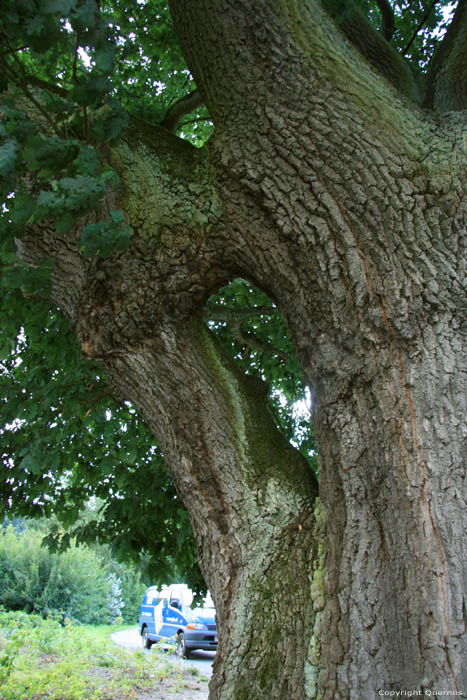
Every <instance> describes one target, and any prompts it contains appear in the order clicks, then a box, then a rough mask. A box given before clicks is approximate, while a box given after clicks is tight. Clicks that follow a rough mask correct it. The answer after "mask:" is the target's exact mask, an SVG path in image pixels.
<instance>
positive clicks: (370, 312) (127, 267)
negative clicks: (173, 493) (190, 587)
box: [20, 0, 467, 700]
mask: <svg viewBox="0 0 467 700" xmlns="http://www.w3.org/2000/svg"><path fill="white" fill-rule="evenodd" d="M172 10H173V16H174V22H175V26H176V31H177V33H178V36H179V38H180V41H181V45H182V48H183V51H184V53H185V55H186V58H187V61H188V63H189V65H190V68H191V69H192V71H193V73H194V76H195V79H196V82H197V85H198V87H199V89H200V91H201V93H202V95H203V98H204V100H205V102H206V104H207V106H208V107H209V110H210V112H211V114H212V115H213V118H214V121H215V125H216V131H215V135H214V137H213V138H212V139H211V141H210V143H209V144H208V145H207V146H206V147H205V148H204V149H202V150H201V151H197V150H195V149H194V148H192V147H190V146H189V145H187V144H184V143H182V142H180V140H178V139H177V138H176V137H173V136H171V135H169V134H167V133H166V132H164V130H163V129H160V128H159V129H157V128H154V127H148V126H146V125H142V124H137V123H133V126H132V128H131V129H130V130H129V131H128V133H127V135H126V136H125V139H124V140H123V141H122V142H121V143H120V144H119V145H118V146H117V147H115V148H114V149H113V150H112V152H111V153H110V154H109V159H110V161H111V162H112V165H113V166H114V167H115V168H116V170H117V171H118V172H119V174H120V176H121V179H122V183H123V187H122V191H121V192H120V193H119V197H120V201H119V206H120V207H121V208H122V209H123V210H124V211H125V212H126V214H127V217H128V220H129V222H130V223H131V225H132V227H133V229H134V235H133V239H132V243H131V248H130V250H129V251H128V252H127V253H125V254H119V255H114V256H113V257H112V258H110V259H109V260H90V259H86V258H83V257H82V256H80V254H79V251H78V250H77V247H76V240H77V237H78V236H79V232H78V231H74V232H72V234H70V235H67V236H57V235H56V234H55V233H52V229H50V230H49V229H48V228H47V227H45V226H44V227H43V228H42V229H41V230H39V231H38V230H37V229H35V230H34V232H30V233H29V234H27V235H26V237H25V238H24V239H23V240H22V242H21V244H20V246H21V254H22V255H23V257H24V258H25V259H27V260H28V261H30V262H31V263H34V261H36V260H37V259H38V257H40V256H41V255H43V254H45V253H47V256H50V254H53V255H54V256H55V258H56V261H57V262H56V266H55V268H54V272H53V282H54V287H53V289H54V291H53V298H54V301H55V302H56V303H57V304H58V305H59V306H60V307H61V308H62V309H63V310H64V311H65V313H66V314H67V315H68V317H69V318H70V319H71V322H72V325H73V328H74V330H75V332H76V333H77V336H78V338H79V340H80V342H81V343H82V347H83V352H84V353H85V354H87V355H88V356H90V357H95V358H98V359H100V361H101V362H102V363H103V365H104V366H105V368H106V374H107V377H108V380H109V382H110V383H111V384H112V385H113V387H114V388H115V390H116V391H117V392H118V393H119V395H121V396H123V397H125V398H126V399H129V400H131V401H132V402H133V403H134V404H135V405H136V406H137V407H138V409H139V410H140V411H141V413H142V415H143V416H144V418H145V419H146V421H147V422H148V424H149V425H150V427H151V428H152V429H153V431H154V433H155V435H156V437H157V439H158V441H159V442H160V444H161V447H162V449H163V451H164V454H165V456H166V460H167V465H168V468H169V470H170V473H171V474H172V476H173V478H174V481H175V483H176V484H177V488H178V489H179V491H180V493H181V495H182V497H183V499H184V502H185V504H186V506H187V508H188V510H189V512H190V515H191V518H192V521H193V525H194V530H195V533H196V537H197V541H198V545H199V551H200V562H201V568H202V570H203V573H204V574H205V576H206V580H207V583H208V585H209V586H210V588H211V590H212V592H213V596H214V600H215V602H216V606H217V608H218V614H219V623H220V632H221V637H220V638H221V644H220V653H219V655H218V657H217V660H216V667H215V674H214V677H213V680H212V683H211V694H210V697H211V699H212V700H254V699H255V698H260V697H261V698H263V697H267V698H273V699H274V698H277V700H279V699H280V700H286V699H287V700H288V699H290V700H302V699H304V698H315V697H322V698H327V699H329V700H331V699H335V698H352V699H355V700H357V699H360V698H371V697H377V692H378V690H379V689H383V690H387V691H396V690H399V691H401V690H420V691H421V692H423V690H424V689H430V690H432V691H433V690H445V691H452V692H454V691H457V692H463V693H464V694H467V637H466V627H467V612H466V607H467V604H466V591H467V553H466V546H465V539H464V536H463V535H464V532H465V531H466V529H467V509H466V477H465V467H463V465H462V461H461V459H462V458H461V450H462V438H463V434H462V428H463V423H464V415H465V408H466V407H465V388H466V387H465V381H464V383H462V370H463V367H462V347H463V346H462V325H461V316H462V313H463V310H464V305H465V301H464V300H465V296H464V294H465V290H462V283H463V281H465V280H464V278H463V276H462V270H461V267H460V265H461V259H462V256H461V245H462V238H463V236H464V235H465V223H466V218H465V217H466V197H465V194H466V184H465V183H466V135H465V127H466V114H465V112H464V113H462V112H449V113H443V114H441V113H435V112H434V111H428V110H421V109H420V108H418V107H416V106H415V105H414V104H413V103H412V102H410V101H409V100H408V99H407V98H406V97H403V96H402V95H401V94H400V93H398V92H397V91H396V89H395V88H394V87H393V86H392V85H390V83H389V82H387V81H386V80H385V79H384V78H382V77H381V75H379V74H378V73H376V72H375V71H374V69H373V68H371V67H370V65H369V64H367V63H366V62H365V60H364V59H363V58H362V57H361V55H360V54H359V53H358V52H357V51H356V50H355V48H354V47H353V46H352V45H351V44H350V43H349V42H348V41H347V39H346V38H345V37H344V35H343V34H341V33H340V31H339V30H338V29H337V28H336V26H335V25H334V24H333V22H332V21H331V20H330V18H329V17H328V16H327V15H326V14H325V13H324V12H323V10H322V7H321V5H320V3H319V2H318V1H317V0H313V1H310V2H308V3H298V2H293V1H292V0H284V1H279V0H274V1H273V0H256V2H255V3H253V2H252V1H251V0H239V2H236V3H229V2H223V1H219V2H217V3H212V2H209V0H198V1H197V2H196V3H193V2H188V0H173V2H172ZM236 276H241V277H244V278H246V279H249V280H251V281H252V282H253V283H255V284H256V285H258V286H259V287H260V288H262V289H264V290H265V291H266V292H268V293H269V294H270V296H271V297H272V298H273V299H274V301H275V302H276V303H277V304H278V306H279V308H280V309H281V311H282V313H283V315H284V317H285V319H286V321H287V323H288V325H289V327H290V330H291V332H292V335H293V338H294V341H295V343H296V348H297V351H298V354H299V357H300V360H301V363H302V366H303V369H304V371H305V374H306V377H307V381H309V383H310V384H311V386H312V387H313V390H314V419H313V420H314V427H315V433H316V436H317V439H318V444H319V450H320V468H321V477H320V501H321V504H322V506H321V507H319V506H318V505H317V501H316V492H317V491H316V484H315V483H314V480H313V478H312V477H311V475H310V472H309V470H308V469H307V467H306V465H305V464H304V463H303V462H302V460H301V458H300V457H299V456H298V455H297V453H296V452H295V451H294V450H293V449H292V448H291V447H290V446H288V445H287V443H286V442H285V441H284V439H283V438H282V437H281V436H280V435H279V434H278V433H277V431H276V430H275V428H274V425H273V422H272V419H271V418H270V416H269V415H268V413H267V410H266V409H265V402H264V396H263V392H262V389H261V387H260V386H258V385H257V384H253V383H252V381H251V380H247V379H245V378H244V377H241V376H239V375H238V374H237V372H236V370H235V368H234V367H232V366H231V365H230V363H229V362H227V361H226V360H225V359H224V358H223V357H222V354H221V352H220V351H219V349H218V348H217V347H216V345H215V343H214V341H213V340H212V339H211V338H210V337H209V335H208V334H207V332H206V331H204V330H203V327H202V322H201V307H202V305H203V303H204V301H205V300H206V298H207V297H208V296H209V294H210V293H211V292H212V291H213V290H215V289H216V288H218V287H219V286H220V285H221V284H224V283H226V282H227V281H228V280H229V279H232V278H234V277H236ZM464 379H465V378H464ZM320 567H322V569H321V568H320Z"/></svg>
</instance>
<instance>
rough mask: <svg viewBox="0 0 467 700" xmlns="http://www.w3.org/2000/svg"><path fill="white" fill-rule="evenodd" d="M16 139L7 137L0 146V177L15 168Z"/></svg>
mask: <svg viewBox="0 0 467 700" xmlns="http://www.w3.org/2000/svg"><path fill="white" fill-rule="evenodd" d="M16 148H17V143H16V139H9V140H8V141H6V142H5V143H4V144H3V145H2V146H0V177H5V175H8V173H11V172H12V171H13V170H14V168H15V162H16Z"/></svg>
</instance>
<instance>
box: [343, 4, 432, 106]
mask: <svg viewBox="0 0 467 700" xmlns="http://www.w3.org/2000/svg"><path fill="white" fill-rule="evenodd" d="M378 6H379V8H380V10H381V14H382V17H383V33H381V32H378V31H377V30H376V29H375V27H374V26H373V25H372V24H371V22H370V21H369V20H368V17H367V16H366V15H364V13H363V12H362V11H361V10H360V8H359V6H358V5H357V3H356V2H355V1H354V0H346V1H345V3H344V6H343V10H342V11H341V12H339V13H333V16H334V19H335V20H336V23H337V24H338V26H339V27H340V28H341V29H342V31H343V32H344V34H345V35H346V37H347V38H348V39H349V40H350V41H351V42H352V44H354V46H356V48H357V49H358V50H359V51H360V53H361V54H362V56H364V57H365V58H366V59H367V61H369V63H371V65H372V66H373V68H375V69H376V70H377V71H378V72H379V73H381V75H383V76H384V77H385V78H386V79H387V80H389V82H390V83H392V84H393V85H394V86H395V87H396V88H397V89H398V90H400V91H401V92H402V93H404V94H405V95H407V96H408V97H409V98H410V99H412V100H414V101H415V102H420V101H421V95H420V91H419V88H418V85H417V82H416V80H415V76H414V74H413V73H412V70H411V68H410V66H409V64H408V63H407V61H406V60H405V59H404V58H403V57H402V56H401V54H400V53H399V52H398V51H397V50H396V49H395V48H394V47H393V46H391V45H390V44H389V43H388V42H389V40H390V39H391V37H392V35H393V33H394V28H395V25H394V15H393V14H392V9H391V7H390V5H389V4H388V3H387V2H386V1H385V0H379V1H378Z"/></svg>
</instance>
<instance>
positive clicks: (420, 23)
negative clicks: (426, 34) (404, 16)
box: [402, 0, 438, 56]
mask: <svg viewBox="0 0 467 700" xmlns="http://www.w3.org/2000/svg"><path fill="white" fill-rule="evenodd" d="M437 2H438V0H433V2H432V3H431V5H430V7H429V8H428V10H427V11H426V12H425V14H424V16H423V18H422V19H421V20H420V22H419V23H418V25H417V28H416V29H415V32H414V33H413V36H412V37H411V39H410V41H409V43H408V44H407V46H406V47H405V49H404V50H403V52H402V55H403V56H406V55H407V53H408V52H409V50H410V47H411V46H412V44H413V42H414V41H415V39H416V38H417V34H418V33H419V31H420V29H422V27H423V25H424V24H425V22H426V21H427V19H428V17H429V16H430V13H431V11H432V9H433V8H434V6H435V5H436V3H437Z"/></svg>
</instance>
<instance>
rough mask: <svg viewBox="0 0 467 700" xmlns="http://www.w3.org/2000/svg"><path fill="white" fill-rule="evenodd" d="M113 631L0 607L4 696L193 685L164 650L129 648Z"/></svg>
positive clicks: (131, 696)
mask: <svg viewBox="0 0 467 700" xmlns="http://www.w3.org/2000/svg"><path fill="white" fill-rule="evenodd" d="M119 629H123V628H122V627H119ZM112 631H115V627H110V626H106V625H100V626H98V627H91V626H88V625H80V626H77V625H72V624H65V626H63V625H62V624H60V622H59V621H58V620H54V619H46V620H44V619H42V618H40V617H38V616H36V615H26V614H25V613H20V612H15V613H12V612H2V611H0V700H138V698H140V697H142V696H144V697H148V693H151V691H154V692H155V691H156V690H157V691H158V692H159V690H160V688H161V684H162V683H164V685H165V682H166V681H170V684H171V686H172V687H173V688H174V690H175V691H177V690H181V689H182V688H183V687H186V686H187V685H189V682H187V675H188V674H186V673H183V671H181V670H180V668H179V667H178V666H174V665H173V664H172V663H170V662H169V661H168V660H167V659H166V657H165V655H164V654H163V652H162V651H161V652H157V651H156V653H151V654H148V653H145V652H144V650H143V649H141V650H140V651H137V652H132V653H129V652H127V651H126V650H124V649H119V648H117V647H115V646H114V645H113V644H112V642H111V641H110V633H111V632H112ZM187 670H188V669H187ZM155 697H157V696H155Z"/></svg>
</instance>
